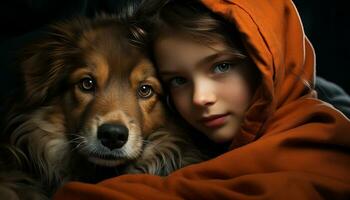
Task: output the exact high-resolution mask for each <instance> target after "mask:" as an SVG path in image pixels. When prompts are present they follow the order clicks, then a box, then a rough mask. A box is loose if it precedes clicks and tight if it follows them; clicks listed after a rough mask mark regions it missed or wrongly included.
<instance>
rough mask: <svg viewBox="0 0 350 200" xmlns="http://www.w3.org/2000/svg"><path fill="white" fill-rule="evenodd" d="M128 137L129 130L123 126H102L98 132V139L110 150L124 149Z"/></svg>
mask: <svg viewBox="0 0 350 200" xmlns="http://www.w3.org/2000/svg"><path fill="white" fill-rule="evenodd" d="M128 136H129V130H128V128H127V127H125V126H124V125H121V124H102V125H101V126H99V127H98V130H97V138H98V139H99V140H100V141H101V143H102V144H103V146H105V147H107V148H109V149H110V150H113V149H117V148H120V147H122V146H123V145H124V144H125V143H126V142H127V141H128Z"/></svg>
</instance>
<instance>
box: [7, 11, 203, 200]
mask: <svg viewBox="0 0 350 200" xmlns="http://www.w3.org/2000/svg"><path fill="white" fill-rule="evenodd" d="M142 34H143V32H142V30H141V29H138V28H137V26H135V25H133V23H131V22H123V21H121V20H118V19H117V18H115V17H113V16H99V17H97V18H96V19H94V20H88V19H85V18H79V19H76V20H73V21H70V22H67V23H61V24H58V25H56V26H54V27H53V28H52V29H51V31H50V32H49V34H48V36H47V37H45V38H43V39H41V40H40V41H39V42H37V43H36V44H34V45H33V46H31V47H30V51H29V52H27V53H26V54H25V55H26V56H25V57H24V59H23V62H21V67H22V72H23V77H24V79H23V85H24V90H23V91H24V92H23V96H22V97H18V98H19V100H18V103H17V104H16V106H15V108H13V109H12V114H11V115H10V116H9V121H8V124H7V125H8V126H7V129H6V134H5V135H3V140H4V141H5V143H6V144H7V145H3V146H1V148H2V149H1V154H2V155H1V160H0V162H2V163H0V164H1V165H0V166H1V169H0V171H1V172H0V197H3V198H7V197H4V195H8V196H12V195H13V196H16V195H17V196H18V198H19V199H31V198H33V199H43V198H47V197H50V195H52V193H53V192H54V191H55V190H56V189H57V187H59V186H60V185H61V184H62V183H64V182H66V181H70V180H79V181H87V182H96V181H99V180H101V179H103V178H107V177H111V176H116V175H119V174H124V173H149V174H156V175H167V174H169V173H171V172H172V171H174V170H176V169H178V168H181V167H183V166H186V165H189V164H191V163H196V162H199V161H201V160H202V159H203V156H202V155H201V154H200V152H199V151H198V150H197V149H196V148H195V146H194V145H193V144H192V143H191V142H190V141H189V140H188V138H187V137H186V135H185V133H184V132H183V131H182V130H180V129H178V128H177V127H176V126H174V125H173V124H174V123H173V120H172V119H171V118H170V117H169V114H168V113H167V111H166V109H165V107H164V105H163V103H162V101H160V97H161V95H162V88H161V85H160V82H159V81H158V79H157V78H156V72H155V69H154V67H153V65H152V63H151V62H150V60H149V59H148V56H147V54H146V53H145V52H146V51H145V49H144V47H143V43H142V38H143V36H142ZM105 124H110V125H117V126H118V127H119V128H120V127H124V129H123V128H122V129H123V130H124V131H125V128H126V129H127V130H128V137H127V141H126V143H125V144H124V145H123V146H121V147H119V146H120V145H119V146H118V145H117V146H118V147H116V144H115V143H116V142H115V141H113V140H114V139H115V138H114V136H105V137H103V136H102V138H101V137H100V136H99V132H100V128H101V126H102V125H105ZM124 139H125V138H124ZM115 140H118V139H115ZM3 198H2V199H3Z"/></svg>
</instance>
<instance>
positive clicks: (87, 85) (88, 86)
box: [79, 78, 96, 92]
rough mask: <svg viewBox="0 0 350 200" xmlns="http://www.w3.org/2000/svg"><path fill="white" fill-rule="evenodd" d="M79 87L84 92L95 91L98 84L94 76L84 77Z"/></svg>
mask: <svg viewBox="0 0 350 200" xmlns="http://www.w3.org/2000/svg"><path fill="white" fill-rule="evenodd" d="M79 88H80V90H81V91H83V92H94V91H95V88H96V84H95V81H94V80H93V79H92V78H83V79H81V80H80V82H79Z"/></svg>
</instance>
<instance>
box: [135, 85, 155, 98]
mask: <svg viewBox="0 0 350 200" xmlns="http://www.w3.org/2000/svg"><path fill="white" fill-rule="evenodd" d="M137 94H138V96H139V97H141V98H149V97H151V96H152V95H153V94H154V90H153V88H152V86H150V85H146V84H143V85H140V87H139V88H138V90H137Z"/></svg>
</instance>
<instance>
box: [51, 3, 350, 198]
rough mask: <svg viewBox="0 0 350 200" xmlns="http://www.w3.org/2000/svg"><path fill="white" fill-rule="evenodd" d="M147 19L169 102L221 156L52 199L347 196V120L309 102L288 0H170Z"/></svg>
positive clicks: (304, 57) (309, 57) (306, 49)
mask: <svg viewBox="0 0 350 200" xmlns="http://www.w3.org/2000/svg"><path fill="white" fill-rule="evenodd" d="M152 21H153V24H152V27H153V34H151V35H152V37H153V43H152V44H153V45H152V46H153V53H154V60H155V63H156V66H157V67H158V70H159V74H160V77H161V79H162V80H163V82H164V84H165V88H166V89H167V91H168V95H169V97H170V101H171V104H172V106H173V107H174V108H175V109H176V111H177V113H178V114H179V115H180V116H181V117H182V118H183V119H185V120H186V121H187V122H188V123H189V124H190V125H192V126H193V127H194V128H196V129H197V130H199V131H200V132H202V133H203V135H205V136H206V137H208V138H209V139H211V140H212V141H214V142H215V143H218V144H222V145H227V152H226V153H224V154H222V155H220V156H218V157H216V158H213V159H211V160H209V161H206V162H203V163H200V164H196V165H192V166H189V167H185V168H183V169H180V170H178V171H177V172H175V173H173V174H171V175H170V176H168V177H157V176H150V175H124V176H120V177H117V178H112V179H108V180H106V181H103V182H101V183H99V184H96V185H91V184H84V183H78V182H73V183H68V184H67V185H65V186H64V187H63V188H62V189H61V190H60V191H58V193H57V194H56V195H55V199H298V200H301V199H349V198H350V172H349V168H350V155H349V147H350V134H348V132H349V130H350V121H349V119H348V118H346V117H345V116H344V115H343V114H341V113H340V112H339V111H337V110H336V109H334V108H333V107H331V106H330V105H329V104H326V103H324V102H322V101H320V100H318V99H317V98H316V97H315V96H316V94H315V92H314V90H313V85H314V70H315V69H314V64H315V63H314V61H315V57H314V51H313V49H312V46H311V44H310V42H309V41H308V40H307V38H306V37H305V35H304V32H303V28H302V25H301V22H300V18H299V16H298V13H297V11H296V9H295V7H294V5H293V3H292V2H291V0H270V1H256V0H202V1H201V2H199V3H198V2H195V1H176V0H175V1H170V2H166V3H164V5H163V6H161V7H160V8H159V10H158V12H157V14H156V17H154V18H152Z"/></svg>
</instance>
